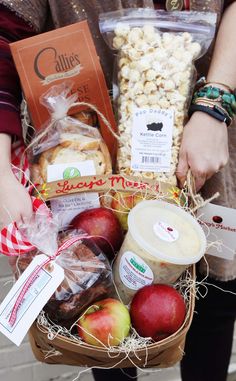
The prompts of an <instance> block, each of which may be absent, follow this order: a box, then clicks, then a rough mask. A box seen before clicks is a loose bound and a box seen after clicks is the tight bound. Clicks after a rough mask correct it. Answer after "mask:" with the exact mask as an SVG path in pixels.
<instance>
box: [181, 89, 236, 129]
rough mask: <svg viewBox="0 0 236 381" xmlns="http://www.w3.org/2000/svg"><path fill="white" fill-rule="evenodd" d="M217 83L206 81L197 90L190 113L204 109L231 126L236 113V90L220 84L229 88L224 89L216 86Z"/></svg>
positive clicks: (203, 110)
mask: <svg viewBox="0 0 236 381" xmlns="http://www.w3.org/2000/svg"><path fill="white" fill-rule="evenodd" d="M215 84H216V82H214V86H213V85H212V84H210V83H205V85H204V86H202V87H200V88H198V90H196V91H195V93H194V95H193V99H192V103H191V106H190V109H189V114H190V115H192V114H193V112H195V111H202V112H205V113H207V114H209V115H211V116H212V117H214V118H216V119H217V120H220V121H222V122H225V123H226V124H227V126H229V125H230V124H231V123H232V120H233V118H234V116H235V115H236V96H235V94H236V92H235V91H233V90H232V89H231V88H230V87H229V86H227V85H223V84H219V85H221V86H224V87H225V88H226V89H227V90H223V89H222V88H218V87H215Z"/></svg>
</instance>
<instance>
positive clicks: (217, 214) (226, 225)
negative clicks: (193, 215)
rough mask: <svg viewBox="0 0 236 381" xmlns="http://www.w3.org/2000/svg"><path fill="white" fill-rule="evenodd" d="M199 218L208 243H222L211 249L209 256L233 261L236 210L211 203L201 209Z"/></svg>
mask: <svg viewBox="0 0 236 381" xmlns="http://www.w3.org/2000/svg"><path fill="white" fill-rule="evenodd" d="M198 217H199V223H200V224H201V226H202V228H203V230H204V232H205V234H206V236H207V241H208V243H214V242H215V243H216V242H219V243H220V244H219V245H218V244H217V245H214V246H211V247H209V248H208V249H207V254H210V255H213V256H215V257H219V258H224V259H228V260H233V259H234V256H235V254H236V210H235V209H231V208H226V207H224V206H219V205H215V204H211V203H209V204H207V205H206V206H204V207H203V208H201V209H199V211H198Z"/></svg>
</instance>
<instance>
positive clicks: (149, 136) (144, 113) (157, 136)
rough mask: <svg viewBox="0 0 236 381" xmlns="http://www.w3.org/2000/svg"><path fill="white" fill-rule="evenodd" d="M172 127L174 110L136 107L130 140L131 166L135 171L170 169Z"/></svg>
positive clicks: (167, 170) (162, 170)
mask: <svg viewBox="0 0 236 381" xmlns="http://www.w3.org/2000/svg"><path fill="white" fill-rule="evenodd" d="M173 126H174V111H173V110H166V109H156V108H153V109H152V108H147V109H146V108H135V109H134V111H133V126H132V142H131V147H132V149H131V168H132V169H133V170H135V171H145V172H169V171H170V163H171V147H172V135H173Z"/></svg>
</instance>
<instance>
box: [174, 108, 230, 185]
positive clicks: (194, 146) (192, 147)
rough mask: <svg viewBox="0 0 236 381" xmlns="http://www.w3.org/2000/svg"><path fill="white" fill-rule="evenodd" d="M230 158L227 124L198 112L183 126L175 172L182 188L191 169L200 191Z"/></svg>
mask: <svg viewBox="0 0 236 381" xmlns="http://www.w3.org/2000/svg"><path fill="white" fill-rule="evenodd" d="M228 159H229V151H228V132H227V126H226V124H225V123H223V122H220V121H217V120H216V119H214V118H212V117H211V116H209V115H207V114H206V113H203V112H199V111H198V112H195V113H194V114H193V115H192V117H191V119H190V120H189V122H188V123H187V124H186V126H185V127H184V133H183V138H182V143H181V147H180V153H179V164H178V167H177V172H176V175H177V178H178V180H179V185H180V186H181V187H183V185H184V182H185V180H186V177H187V173H188V171H189V169H190V170H191V172H192V175H193V177H194V179H195V185H196V191H198V190H199V189H201V188H202V186H203V185H204V183H205V181H206V180H208V179H209V178H210V177H211V176H212V175H214V174H215V173H216V172H218V171H219V170H220V169H221V168H223V167H224V166H225V165H226V164H227V161H228Z"/></svg>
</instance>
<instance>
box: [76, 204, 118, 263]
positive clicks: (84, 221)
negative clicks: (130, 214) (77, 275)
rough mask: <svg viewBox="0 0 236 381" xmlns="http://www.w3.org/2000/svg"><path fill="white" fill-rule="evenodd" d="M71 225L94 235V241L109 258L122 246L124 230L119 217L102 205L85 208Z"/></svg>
mask: <svg viewBox="0 0 236 381" xmlns="http://www.w3.org/2000/svg"><path fill="white" fill-rule="evenodd" d="M71 225H72V227H73V228H75V229H82V230H84V231H85V232H86V233H88V234H89V235H91V236H93V238H92V239H93V241H94V242H95V243H96V244H97V245H98V246H99V247H100V249H101V250H102V251H103V252H104V253H105V254H106V255H107V256H108V258H109V259H112V258H113V257H114V253H115V252H117V251H118V250H119V249H120V247H121V244H122V241H123V231H122V228H121V225H120V223H119V221H118V219H117V217H116V216H115V215H114V213H113V212H112V211H111V210H110V209H107V208H102V207H101V208H93V209H88V210H84V211H83V212H81V213H79V214H78V215H77V216H76V217H75V218H74V219H73V221H72V222H71ZM96 236H98V237H96Z"/></svg>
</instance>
